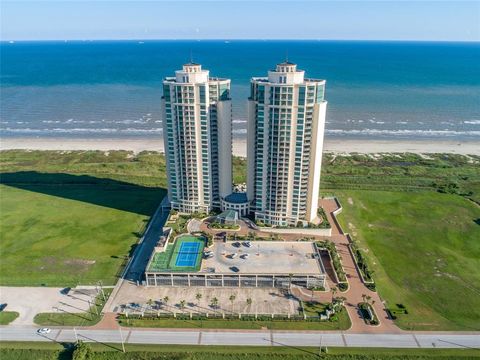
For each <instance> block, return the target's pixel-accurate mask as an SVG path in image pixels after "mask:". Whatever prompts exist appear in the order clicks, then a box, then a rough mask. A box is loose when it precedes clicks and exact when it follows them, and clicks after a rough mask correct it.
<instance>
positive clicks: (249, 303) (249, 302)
mask: <svg viewBox="0 0 480 360" xmlns="http://www.w3.org/2000/svg"><path fill="white" fill-rule="evenodd" d="M250 305H252V298H247V306H250Z"/></svg>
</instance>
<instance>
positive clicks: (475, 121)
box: [463, 120, 480, 125]
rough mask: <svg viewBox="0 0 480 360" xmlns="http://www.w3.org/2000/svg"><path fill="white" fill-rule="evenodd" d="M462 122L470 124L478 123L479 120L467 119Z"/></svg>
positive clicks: (479, 123)
mask: <svg viewBox="0 0 480 360" xmlns="http://www.w3.org/2000/svg"><path fill="white" fill-rule="evenodd" d="M463 123H464V124H470V125H480V120H467V121H464V122H463Z"/></svg>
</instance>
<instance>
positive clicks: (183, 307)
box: [180, 300, 186, 311]
mask: <svg viewBox="0 0 480 360" xmlns="http://www.w3.org/2000/svg"><path fill="white" fill-rule="evenodd" d="M185 304H186V301H185V300H180V310H182V311H183V309H185Z"/></svg>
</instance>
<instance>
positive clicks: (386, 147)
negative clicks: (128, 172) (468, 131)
mask: <svg viewBox="0 0 480 360" xmlns="http://www.w3.org/2000/svg"><path fill="white" fill-rule="evenodd" d="M3 150H57V151H75V150H100V151H109V150H111V151H113V150H126V151H133V152H134V153H139V152H141V151H158V152H162V153H163V152H164V149H163V139H118V138H116V139H72V138H65V139H63V138H6V139H5V138H2V139H0V151H3ZM323 151H324V152H330V153H338V154H341V153H361V154H370V153H395V152H396V153H404V152H410V153H417V154H423V153H425V154H429V153H430V154H432V153H453V154H459V155H480V141H446V140H439V141H432V140H358V139H326V140H325V142H324V147H323ZM232 153H233V155H235V156H239V157H246V153H247V143H246V139H241V140H233V143H232Z"/></svg>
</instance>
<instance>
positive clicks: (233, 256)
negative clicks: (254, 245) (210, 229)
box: [230, 253, 238, 259]
mask: <svg viewBox="0 0 480 360" xmlns="http://www.w3.org/2000/svg"><path fill="white" fill-rule="evenodd" d="M237 256H238V254H237V253H233V254H230V259H235V258H236V257H237Z"/></svg>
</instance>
